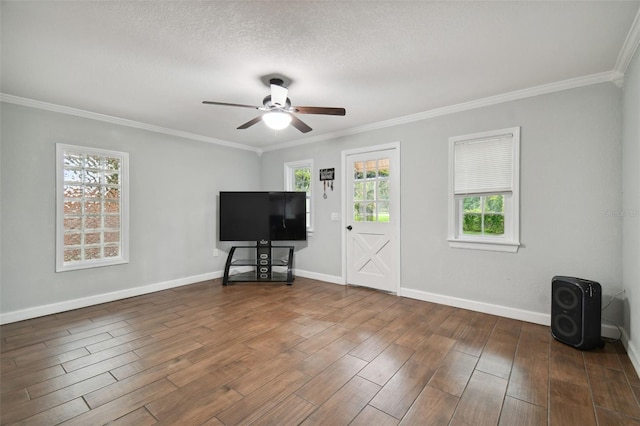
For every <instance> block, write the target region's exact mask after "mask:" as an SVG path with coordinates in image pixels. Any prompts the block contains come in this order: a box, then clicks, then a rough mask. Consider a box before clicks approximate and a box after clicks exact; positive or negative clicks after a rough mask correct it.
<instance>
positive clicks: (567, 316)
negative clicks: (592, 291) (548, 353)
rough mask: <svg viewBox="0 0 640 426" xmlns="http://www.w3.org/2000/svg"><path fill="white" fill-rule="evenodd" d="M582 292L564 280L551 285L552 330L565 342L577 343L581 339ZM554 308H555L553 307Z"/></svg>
mask: <svg viewBox="0 0 640 426" xmlns="http://www.w3.org/2000/svg"><path fill="white" fill-rule="evenodd" d="M581 299H582V292H581V291H580V288H579V287H577V286H575V285H572V284H571V283H566V282H562V281H561V282H557V283H556V285H554V286H553V304H552V309H551V310H552V312H551V317H552V318H553V330H554V331H555V334H556V336H557V337H561V338H562V339H564V340H565V341H566V343H568V344H571V345H577V344H579V343H580V341H581V340H582V336H581V333H580V330H581V328H582V327H581V326H580V323H581V319H582V304H581V303H580V300H581ZM553 308H555V309H553Z"/></svg>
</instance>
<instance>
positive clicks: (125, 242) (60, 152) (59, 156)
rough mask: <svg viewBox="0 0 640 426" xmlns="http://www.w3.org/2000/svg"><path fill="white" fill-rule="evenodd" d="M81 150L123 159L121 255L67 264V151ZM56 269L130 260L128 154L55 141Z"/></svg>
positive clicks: (66, 269) (88, 266) (114, 263)
mask: <svg viewBox="0 0 640 426" xmlns="http://www.w3.org/2000/svg"><path fill="white" fill-rule="evenodd" d="M67 151H80V152H82V153H84V154H97V155H109V156H112V157H118V158H120V159H121V168H120V177H121V180H122V186H121V188H120V190H121V192H120V238H121V240H120V256H118V257H115V258H110V259H107V260H105V259H99V260H85V261H81V262H74V263H69V264H65V263H64V154H65V152H67ZM55 244H56V272H66V271H75V270H80V269H89V268H99V267H103V266H111V265H120V264H125V263H129V153H128V152H122V151H114V150H110V149H101V148H93V147H86V146H80V145H68V144H63V143H56V242H55Z"/></svg>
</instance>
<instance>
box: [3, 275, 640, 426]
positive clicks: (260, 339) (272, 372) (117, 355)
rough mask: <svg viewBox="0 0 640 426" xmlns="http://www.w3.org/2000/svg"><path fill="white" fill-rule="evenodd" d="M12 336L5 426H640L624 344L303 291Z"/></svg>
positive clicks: (147, 306)
mask: <svg viewBox="0 0 640 426" xmlns="http://www.w3.org/2000/svg"><path fill="white" fill-rule="evenodd" d="M0 331H1V354H2V356H1V364H0V373H1V375H0V387H1V394H0V396H1V399H0V404H1V405H0V409H1V414H0V422H1V424H3V425H9V424H28V425H54V424H65V425H98V424H107V423H111V422H112V423H111V424H114V425H136V426H139V425H153V424H167V425H168V424H179V425H236V424H253V425H297V424H303V425H314V424H317V425H347V424H351V425H452V426H460V425H547V424H548V425H581V426H582V425H640V405H639V404H638V399H639V398H640V379H638V376H637V374H636V372H635V371H634V369H633V367H632V365H631V362H630V361H629V358H628V357H627V355H626V353H625V351H624V348H623V347H622V345H621V344H619V343H618V344H609V343H608V344H607V345H606V346H605V347H604V348H603V349H601V350H594V351H590V352H581V351H578V350H576V349H573V348H571V347H568V346H566V345H563V344H561V343H558V342H556V341H555V340H554V339H552V338H551V337H550V333H549V328H548V327H543V326H540V325H535V324H530V323H525V322H520V321H515V320H510V319H505V318H500V317H496V316H492V315H487V314H482V313H477V312H472V311H467V310H463V309H457V308H452V307H448V306H443V305H436V304H433V303H428V302H421V301H417V300H412V299H407V298H402V297H396V296H391V295H388V294H385V293H380V292H376V291H373V290H369V289H364V288H357V287H349V286H347V287H345V286H339V285H334V284H327V283H323V282H319V281H314V280H309V279H304V278H298V279H297V280H296V281H295V283H294V285H293V286H286V285H282V284H256V283H242V284H235V285H231V286H228V287H222V286H221V285H220V281H219V280H214V281H209V282H204V283H199V284H194V285H190V286H185V287H180V288H176V289H172V290H166V291H162V292H158V293H153V294H149V295H144V296H139V297H134V298H130V299H125V300H120V301H116V302H111V303H106V304H102V305H97V306H93V307H88V308H84V309H78V310H75V311H70V312H65V313H61V314H57V315H51V316H47V317H42V318H36V319H32V320H28V321H22V322H19V323H13V324H7V325H5V326H2V327H1V328H0Z"/></svg>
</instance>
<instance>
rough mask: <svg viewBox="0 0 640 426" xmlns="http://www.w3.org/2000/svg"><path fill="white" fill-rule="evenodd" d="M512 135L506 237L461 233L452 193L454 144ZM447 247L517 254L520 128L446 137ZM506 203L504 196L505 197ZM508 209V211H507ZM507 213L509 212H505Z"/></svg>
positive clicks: (518, 240)
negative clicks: (447, 148) (447, 175)
mask: <svg viewBox="0 0 640 426" xmlns="http://www.w3.org/2000/svg"><path fill="white" fill-rule="evenodd" d="M508 134H511V135H512V143H513V163H512V167H513V175H512V179H513V182H512V188H513V190H512V191H511V196H510V197H508V198H509V204H508V205H507V204H505V231H508V232H505V236H503V237H496V236H466V235H460V232H459V227H460V217H459V216H460V214H459V207H458V204H459V203H460V198H459V196H456V195H455V194H454V192H455V191H454V176H455V150H454V148H455V144H456V143H458V142H461V141H479V140H483V139H492V138H496V137H500V136H505V135H508ZM477 195H482V194H477ZM448 198H449V217H448V222H449V229H448V238H447V241H448V242H449V246H450V247H452V248H462V249H472V250H489V251H500V252H510V253H516V252H517V251H518V248H519V247H520V127H510V128H505V129H500V130H492V131H488V132H481V133H473V134H468V135H462V136H455V137H450V138H449V193H448ZM505 202H506V198H505ZM508 212H510V213H509V214H508ZM507 214H508V215H507Z"/></svg>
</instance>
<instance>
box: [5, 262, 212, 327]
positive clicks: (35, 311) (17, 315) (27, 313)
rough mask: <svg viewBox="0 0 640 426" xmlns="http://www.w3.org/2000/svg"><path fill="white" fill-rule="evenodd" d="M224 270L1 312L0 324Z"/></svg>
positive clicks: (200, 278) (158, 288)
mask: <svg viewBox="0 0 640 426" xmlns="http://www.w3.org/2000/svg"><path fill="white" fill-rule="evenodd" d="M222 274H223V273H222V271H217V272H210V273H207V274H201V275H193V276H191V277H185V278H179V279H176V280H169V281H163V282H159V283H154V284H148V285H143V286H140V287H133V288H128V289H126V290H119V291H113V292H110V293H104V294H98V295H95V296H88V297H81V298H79V299H73V300H66V301H64V302H58V303H51V304H49V305H42V306H36V307H33V308H27V309H21V310H18V311H11V312H2V313H0V324H8V323H12V322H17V321H23V320H27V319H31V318H37V317H42V316H45V315H51V314H57V313H60V312H65V311H70V310H73V309H79V308H85V307H87V306H93V305H99V304H100V303H107V302H113V301H114V300H120V299H126V298H128V297H134V296H140V295H143V294H148V293H153V292H156V291H161V290H167V289H170V288H174V287H181V286H183V285H188V284H195V283H199V282H202V281H208V280H212V279H215V278H220V277H222Z"/></svg>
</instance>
